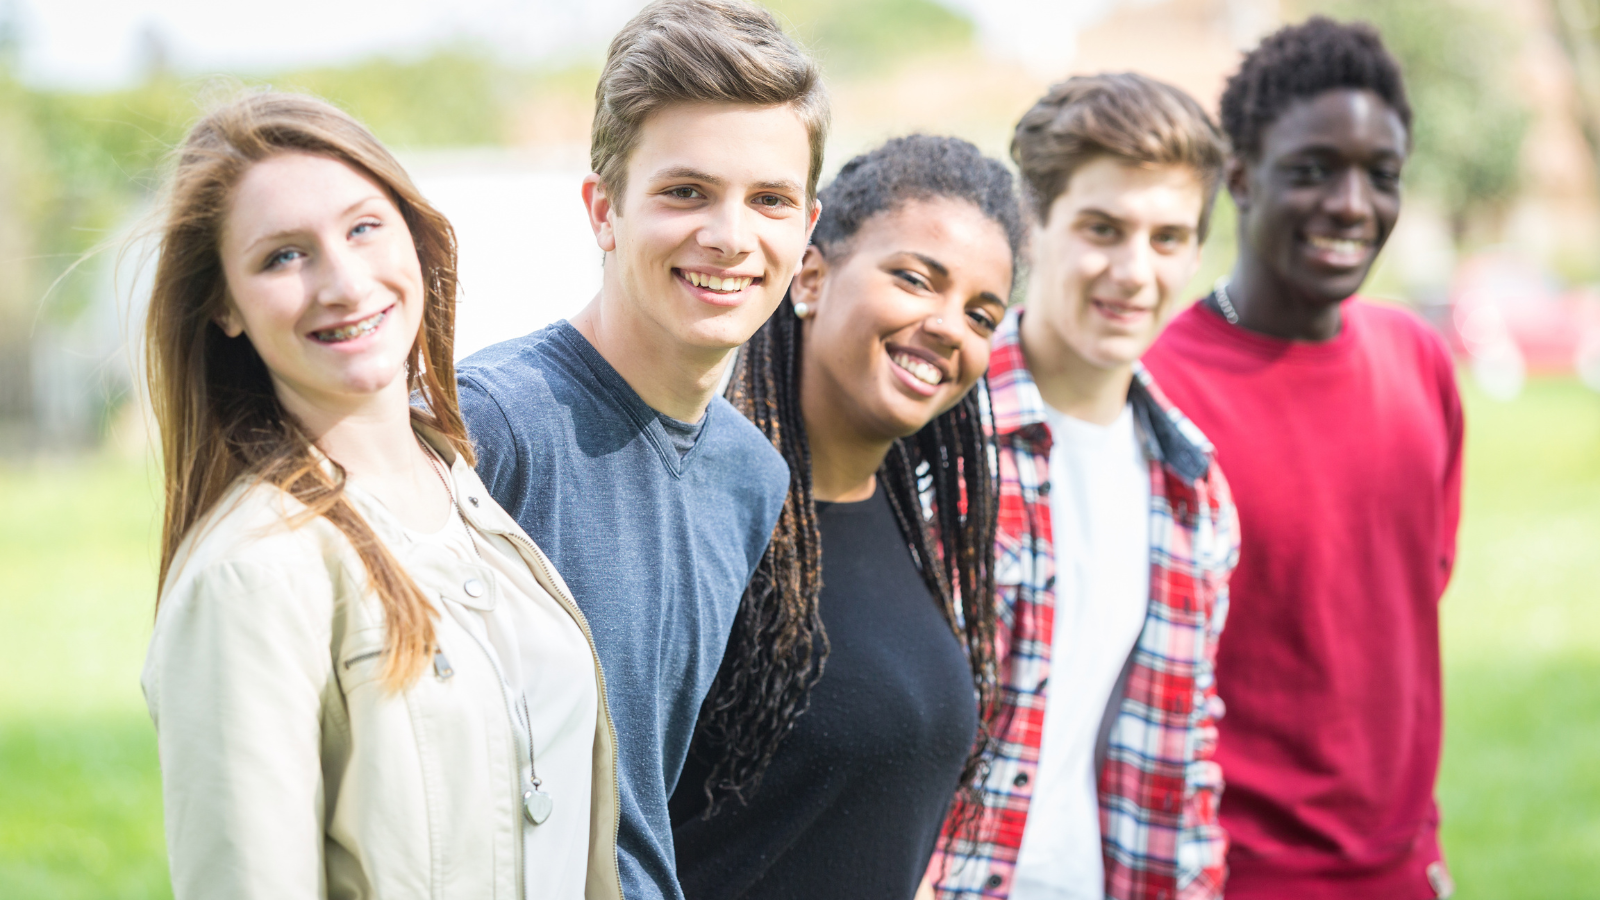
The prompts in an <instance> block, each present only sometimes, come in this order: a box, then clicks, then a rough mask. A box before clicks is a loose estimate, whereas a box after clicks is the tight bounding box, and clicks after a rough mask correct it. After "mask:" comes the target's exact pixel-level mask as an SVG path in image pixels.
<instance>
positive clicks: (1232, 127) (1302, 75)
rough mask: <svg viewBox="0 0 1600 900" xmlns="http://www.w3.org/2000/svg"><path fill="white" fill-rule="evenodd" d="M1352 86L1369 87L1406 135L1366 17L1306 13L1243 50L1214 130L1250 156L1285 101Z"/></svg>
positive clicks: (1403, 103)
mask: <svg viewBox="0 0 1600 900" xmlns="http://www.w3.org/2000/svg"><path fill="white" fill-rule="evenodd" d="M1340 88H1353V89H1355V90H1367V91H1371V92H1373V93H1374V94H1377V95H1378V96H1379V97H1380V98H1382V99H1383V102H1385V103H1387V104H1388V105H1389V108H1390V109H1392V110H1394V111H1395V114H1396V115H1398V116H1399V117H1400V122H1401V123H1402V124H1403V125H1405V128H1406V135H1407V137H1408V138H1409V136H1410V134H1411V104H1410V102H1409V101H1407V100H1406V86H1405V80H1404V78H1402V77H1401V74H1400V64H1399V62H1397V61H1396V60H1395V58H1394V57H1393V56H1392V55H1390V53H1389V51H1388V50H1387V49H1386V48H1385V47H1384V46H1383V38H1382V37H1381V36H1379V34H1378V29H1376V28H1374V27H1373V26H1371V25H1369V24H1367V23H1366V22H1335V21H1334V20H1332V19H1330V18H1328V17H1326V16H1312V17H1311V18H1309V19H1307V20H1305V21H1304V22H1302V23H1300V24H1299V25H1287V26H1285V27H1283V28H1280V29H1278V30H1277V31H1275V32H1273V33H1272V34H1270V35H1268V36H1267V37H1266V38H1264V39H1262V41H1261V44H1260V45H1259V46H1257V47H1256V48H1255V49H1254V50H1252V51H1250V52H1249V53H1248V54H1247V55H1246V56H1245V58H1244V61H1243V62H1241V63H1240V64H1239V71H1238V72H1236V73H1234V75H1233V77H1232V78H1229V79H1228V85H1227V87H1226V88H1224V89H1223V91H1222V104H1221V106H1222V110H1221V112H1222V130H1223V131H1225V132H1227V134H1228V140H1229V141H1231V142H1232V144H1233V151H1234V153H1236V154H1238V155H1239V156H1241V157H1243V158H1245V159H1249V160H1255V159H1258V158H1259V157H1260V155H1261V134H1262V132H1264V131H1266V129H1267V127H1268V126H1270V125H1271V124H1272V123H1273V122H1274V121H1276V120H1277V118H1278V117H1279V116H1280V115H1282V114H1283V111H1284V110H1286V109H1288V108H1289V107H1290V106H1291V105H1292V104H1294V103H1295V102H1296V101H1299V100H1305V99H1309V98H1311V97H1315V96H1316V95H1318V94H1321V93H1323V92H1324V91H1331V90H1338V89H1340Z"/></svg>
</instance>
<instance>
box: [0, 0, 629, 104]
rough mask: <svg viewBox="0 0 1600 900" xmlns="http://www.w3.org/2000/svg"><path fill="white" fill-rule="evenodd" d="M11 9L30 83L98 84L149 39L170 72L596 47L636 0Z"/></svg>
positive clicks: (357, 0)
mask: <svg viewBox="0 0 1600 900" xmlns="http://www.w3.org/2000/svg"><path fill="white" fill-rule="evenodd" d="M8 3H9V4H11V5H12V6H13V8H16V9H18V12H19V14H20V15H19V18H20V19H21V21H20V26H21V32H22V35H21V36H22V56H21V63H22V70H23V73H24V75H25V77H27V78H28V79H29V80H30V81H33V82H35V83H40V84H50V85H55V86H61V87H73V88H84V89H94V88H105V87H113V86H116V85H119V84H124V83H126V82H127V81H128V80H130V79H132V78H135V77H136V76H137V75H138V73H139V71H140V69H141V68H142V66H143V63H144V58H145V54H146V52H147V51H146V50H145V49H144V47H146V46H148V43H149V38H148V37H147V36H148V35H159V39H160V40H161V41H162V42H163V43H164V44H165V46H166V48H167V51H168V52H169V53H170V55H171V60H172V62H173V64H174V65H175V66H176V68H177V69H178V70H179V71H180V72H188V71H194V70H222V71H229V72H239V73H248V72H256V71H259V72H271V71H275V70H279V69H283V68H287V67H290V66H299V65H306V64H319V63H337V62H343V61H347V60H351V59H356V58H360V57H364V56H370V55H374V54H377V53H380V52H383V53H406V52H424V51H426V50H427V48H429V47H430V46H434V45H437V44H440V43H446V42H449V41H451V40H461V39H471V40H475V41H480V42H484V43H487V44H490V45H492V46H495V47H498V48H500V49H501V50H502V51H504V52H506V53H510V54H527V55H530V56H546V55H550V54H557V55H559V54H564V53H574V52H583V51H585V50H592V49H594V48H596V47H603V46H604V43H605V41H606V40H607V39H609V37H610V36H611V34H612V33H613V32H615V31H616V29H617V28H618V27H619V26H620V25H621V24H622V23H623V22H625V21H627V18H628V16H630V15H631V14H632V13H633V12H634V11H635V10H636V9H638V8H639V7H640V6H642V5H643V3H642V2H640V0H451V2H449V3H441V2H438V0H275V2H272V3H248V2H246V3H241V2H236V0H0V9H3V8H4V7H5V5H7V4H8Z"/></svg>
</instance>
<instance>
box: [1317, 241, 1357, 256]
mask: <svg viewBox="0 0 1600 900" xmlns="http://www.w3.org/2000/svg"><path fill="white" fill-rule="evenodd" d="M1310 241H1311V246H1313V247H1316V248H1317V249H1319V250H1332V251H1333V252H1335V253H1342V254H1347V255H1351V256H1354V255H1356V254H1358V253H1361V252H1362V251H1363V250H1365V249H1366V248H1367V242H1366V241H1362V240H1353V239H1351V238H1328V237H1313V238H1311V239H1310Z"/></svg>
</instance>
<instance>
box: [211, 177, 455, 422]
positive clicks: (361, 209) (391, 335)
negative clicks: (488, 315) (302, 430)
mask: <svg viewBox="0 0 1600 900" xmlns="http://www.w3.org/2000/svg"><path fill="white" fill-rule="evenodd" d="M218 250H219V253H220V255H221V258H222V266H223V273H224V276H225V277H226V279H227V288H228V296H227V300H226V307H225V310H224V312H223V313H222V315H220V316H219V317H218V320H217V324H218V325H219V326H221V328H222V330H223V331H224V332H225V333H227V335H228V336H229V337H237V336H239V335H240V334H244V335H246V336H247V337H248V338H249V339H250V343H251V345H252V346H253V347H255V350H256V353H258V354H260V356H261V359H262V361H263V362H264V363H266V366H267V370H268V371H269V372H270V373H271V376H272V382H273V387H274V389H275V390H276V391H277V394H278V397H279V399H280V401H282V402H283V404H284V406H285V408H287V409H288V410H289V411H290V412H291V413H294V414H296V415H298V416H300V417H301V419H302V420H303V421H304V420H306V419H307V418H308V416H309V417H312V418H315V417H316V416H315V414H316V412H318V411H320V412H324V413H335V414H337V413H340V412H348V411H352V410H355V409H359V408H361V407H363V406H364V405H365V404H367V403H370V402H372V400H373V398H374V397H376V396H378V395H380V394H383V393H385V392H388V393H398V394H399V395H401V397H402V398H403V397H404V396H405V394H406V392H407V387H406V380H405V363H406V358H407V357H408V356H409V355H410V352H411V348H412V345H413V344H414V343H415V341H416V337H417V329H418V327H419V325H420V323H421V321H422V307H423V302H424V292H423V284H422V266H421V264H420V263H419V261H418V259H417V249H416V246H415V244H413V242H412V237H411V231H410V229H409V228H407V227H406V223H405V219H404V218H402V216H401V215H400V210H399V209H397V208H396V207H395V205H394V202H393V201H392V200H390V198H389V195H388V194H387V193H386V192H385V191H384V190H383V189H382V188H381V187H379V186H378V185H377V184H376V183H375V182H373V181H372V180H371V179H370V178H368V177H366V176H365V175H363V174H361V173H359V172H357V171H356V170H355V169H352V168H351V167H349V166H348V165H345V164H344V163H342V162H339V161H337V160H334V159H329V158H328V157H324V156H313V155H310V154H304V153H285V154H282V155H279V156H274V157H271V158H269V159H266V160H263V161H261V162H259V163H256V164H255V165H253V166H251V167H250V169H249V171H247V172H246V173H245V175H244V177H243V178H242V179H241V180H240V182H239V185H238V187H237V188H235V189H234V193H233V201H232V205H231V207H230V209H229V211H228V214H227V218H226V219H225V221H224V224H223V231H222V239H221V242H220V246H219V248H218ZM402 402H403V399H402Z"/></svg>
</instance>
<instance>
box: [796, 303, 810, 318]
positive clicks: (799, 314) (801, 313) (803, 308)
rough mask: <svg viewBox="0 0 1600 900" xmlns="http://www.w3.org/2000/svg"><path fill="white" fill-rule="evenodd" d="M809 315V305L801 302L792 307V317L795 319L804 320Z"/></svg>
mask: <svg viewBox="0 0 1600 900" xmlns="http://www.w3.org/2000/svg"><path fill="white" fill-rule="evenodd" d="M809 315H811V304H809V303H806V302H805V301H801V302H799V303H796V304H795V305H794V317H795V318H796V319H804V318H805V317H807V316H809Z"/></svg>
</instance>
